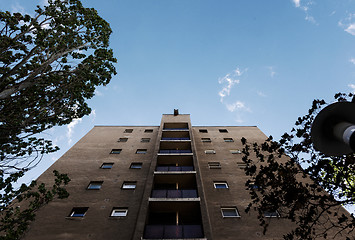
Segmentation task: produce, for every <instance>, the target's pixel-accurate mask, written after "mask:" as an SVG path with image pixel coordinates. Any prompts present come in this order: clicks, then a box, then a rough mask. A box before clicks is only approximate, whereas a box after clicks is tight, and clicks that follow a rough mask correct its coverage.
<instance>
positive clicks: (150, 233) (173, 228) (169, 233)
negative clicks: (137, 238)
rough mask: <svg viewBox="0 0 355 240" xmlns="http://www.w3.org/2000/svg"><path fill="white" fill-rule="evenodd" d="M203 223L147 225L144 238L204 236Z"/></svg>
mask: <svg viewBox="0 0 355 240" xmlns="http://www.w3.org/2000/svg"><path fill="white" fill-rule="evenodd" d="M203 237H204V236H203V230H202V225H146V226H145V231H144V239H191V238H195V239H196V238H203Z"/></svg>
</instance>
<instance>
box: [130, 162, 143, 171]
mask: <svg viewBox="0 0 355 240" xmlns="http://www.w3.org/2000/svg"><path fill="white" fill-rule="evenodd" d="M133 166H139V167H133ZM142 166H143V163H141V162H133V163H131V165H130V166H129V168H130V169H141V168H142Z"/></svg>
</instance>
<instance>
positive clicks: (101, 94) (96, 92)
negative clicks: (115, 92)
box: [94, 89, 104, 96]
mask: <svg viewBox="0 0 355 240" xmlns="http://www.w3.org/2000/svg"><path fill="white" fill-rule="evenodd" d="M94 94H95V95H96V96H103V95H104V94H103V93H102V92H100V91H99V90H97V89H95V92H94Z"/></svg>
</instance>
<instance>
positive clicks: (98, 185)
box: [87, 181, 103, 190]
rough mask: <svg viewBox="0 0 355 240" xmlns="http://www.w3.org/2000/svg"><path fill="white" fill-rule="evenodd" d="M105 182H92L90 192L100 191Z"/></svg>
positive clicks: (89, 187)
mask: <svg viewBox="0 0 355 240" xmlns="http://www.w3.org/2000/svg"><path fill="white" fill-rule="evenodd" d="M102 183H103V181H100V182H90V184H89V186H88V187H87V189H88V190H100V188H101V186H102Z"/></svg>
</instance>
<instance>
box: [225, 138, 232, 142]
mask: <svg viewBox="0 0 355 240" xmlns="http://www.w3.org/2000/svg"><path fill="white" fill-rule="evenodd" d="M223 140H224V142H234V139H233V138H223Z"/></svg>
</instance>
